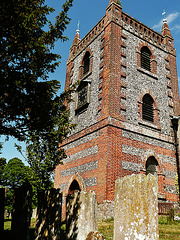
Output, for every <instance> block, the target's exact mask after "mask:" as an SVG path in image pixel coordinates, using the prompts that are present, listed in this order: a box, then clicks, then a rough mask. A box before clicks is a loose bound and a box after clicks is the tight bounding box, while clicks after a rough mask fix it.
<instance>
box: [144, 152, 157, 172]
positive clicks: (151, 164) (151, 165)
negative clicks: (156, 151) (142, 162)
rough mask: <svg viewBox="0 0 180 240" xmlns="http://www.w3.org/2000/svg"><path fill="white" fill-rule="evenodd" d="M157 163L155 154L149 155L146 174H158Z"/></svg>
mask: <svg viewBox="0 0 180 240" xmlns="http://www.w3.org/2000/svg"><path fill="white" fill-rule="evenodd" d="M157 165H158V162H157V160H156V159H155V157H153V156H151V157H149V158H148V160H147V162H146V175H148V174H149V173H151V174H153V175H157Z"/></svg>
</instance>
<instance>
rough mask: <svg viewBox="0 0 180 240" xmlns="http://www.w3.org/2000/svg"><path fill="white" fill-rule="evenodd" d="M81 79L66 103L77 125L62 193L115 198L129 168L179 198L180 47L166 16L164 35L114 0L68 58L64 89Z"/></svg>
mask: <svg viewBox="0 0 180 240" xmlns="http://www.w3.org/2000/svg"><path fill="white" fill-rule="evenodd" d="M77 81H79V82H80V84H79V86H78V88H77V92H75V93H74V94H73V96H72V98H73V100H74V101H73V102H71V103H70V104H69V109H70V118H71V120H72V122H73V123H76V124H77V127H76V128H75V130H73V131H72V133H71V135H70V136H69V137H68V139H66V140H65V141H64V142H63V144H62V147H63V148H64V149H65V150H66V153H67V158H66V159H64V160H63V163H64V165H60V166H58V167H57V168H56V171H55V183H54V185H55V187H56V188H60V189H61V190H62V191H63V194H64V196H65V197H66V196H67V194H69V193H72V192H73V191H76V190H82V191H90V190H92V191H95V193H96V195H97V201H98V202H99V203H102V202H103V201H104V200H108V201H113V200H114V188H115V180H116V179H117V178H119V177H123V176H125V175H129V174H149V173H152V174H154V175H157V176H158V184H159V194H158V199H159V201H160V202H174V201H177V200H178V195H177V192H176V187H175V175H176V173H177V165H176V163H177V161H176V152H175V145H174V133H173V128H172V121H171V120H172V118H173V117H175V116H178V114H179V93H178V78H177V69H176V52H175V48H174V43H173V38H172V36H171V33H170V30H169V28H168V25H167V21H166V20H164V23H163V27H162V32H161V34H160V33H158V32H156V31H154V30H153V29H151V28H149V27H148V26H146V25H144V24H143V23H141V22H139V21H138V20H136V19H134V18H133V17H131V16H129V15H128V14H126V13H124V12H123V11H122V6H121V3H120V1H119V0H110V1H109V4H108V6H107V8H106V14H105V16H104V17H103V18H102V19H101V20H100V21H99V22H98V23H97V24H96V25H95V26H94V27H93V29H92V30H91V31H90V32H89V33H87V35H86V36H85V37H84V38H83V39H80V35H79V31H77V33H76V36H75V38H74V41H73V43H72V46H71V48H70V53H69V58H68V61H67V75H66V84H65V88H66V89H67V88H69V87H70V86H71V85H72V84H74V83H76V82H77Z"/></svg>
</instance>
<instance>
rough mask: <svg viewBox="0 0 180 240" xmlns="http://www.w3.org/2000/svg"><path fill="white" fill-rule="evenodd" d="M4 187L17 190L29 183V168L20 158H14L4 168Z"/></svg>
mask: <svg viewBox="0 0 180 240" xmlns="http://www.w3.org/2000/svg"><path fill="white" fill-rule="evenodd" d="M2 180H3V185H4V186H6V187H8V188H11V189H15V188H16V187H20V186H22V184H23V183H24V182H26V181H27V168H26V166H25V165H24V163H23V162H22V161H21V160H20V159H19V158H12V159H10V160H9V161H8V163H7V164H6V166H5V167H4V170H3V174H2Z"/></svg>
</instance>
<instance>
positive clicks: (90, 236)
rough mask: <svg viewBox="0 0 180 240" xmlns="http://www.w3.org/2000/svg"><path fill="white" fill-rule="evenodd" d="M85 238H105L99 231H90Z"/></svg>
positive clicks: (102, 239)
mask: <svg viewBox="0 0 180 240" xmlns="http://www.w3.org/2000/svg"><path fill="white" fill-rule="evenodd" d="M86 240H105V238H104V236H103V235H102V234H101V233H99V232H90V233H89V234H88V235H87V238H86Z"/></svg>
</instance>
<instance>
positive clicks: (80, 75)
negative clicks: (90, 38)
mask: <svg viewBox="0 0 180 240" xmlns="http://www.w3.org/2000/svg"><path fill="white" fill-rule="evenodd" d="M87 52H89V54H90V57H89V58H90V64H89V72H88V73H87V74H86V75H85V76H84V75H83V67H84V66H83V61H84V57H85V54H86V53H87ZM92 65H93V51H92V50H91V48H90V47H89V48H86V51H85V52H84V54H83V56H82V58H81V62H80V67H79V79H82V78H83V77H86V76H87V75H89V74H90V73H92Z"/></svg>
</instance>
